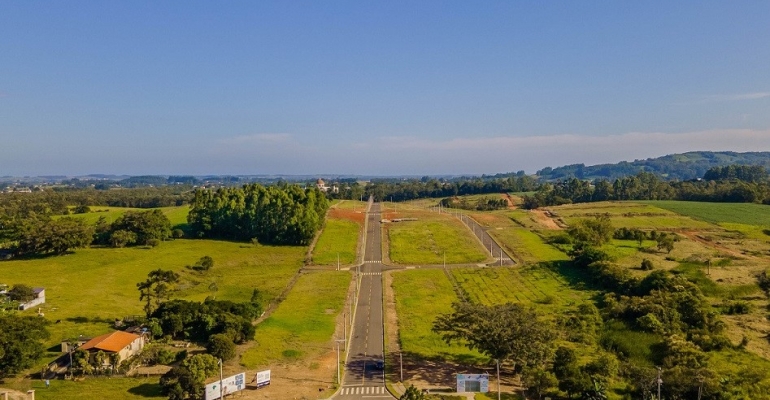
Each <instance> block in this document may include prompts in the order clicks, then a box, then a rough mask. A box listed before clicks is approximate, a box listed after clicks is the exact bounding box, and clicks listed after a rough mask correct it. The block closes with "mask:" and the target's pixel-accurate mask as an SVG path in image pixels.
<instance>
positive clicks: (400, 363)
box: [398, 351, 404, 382]
mask: <svg viewBox="0 0 770 400" xmlns="http://www.w3.org/2000/svg"><path fill="white" fill-rule="evenodd" d="M398 363H399V365H400V366H401V368H400V369H401V382H404V353H402V352H400V351H399V352H398Z"/></svg>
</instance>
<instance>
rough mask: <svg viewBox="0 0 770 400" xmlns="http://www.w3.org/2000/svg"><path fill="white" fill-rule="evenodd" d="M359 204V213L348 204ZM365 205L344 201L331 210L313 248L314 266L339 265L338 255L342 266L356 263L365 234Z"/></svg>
mask: <svg viewBox="0 0 770 400" xmlns="http://www.w3.org/2000/svg"><path fill="white" fill-rule="evenodd" d="M350 203H354V204H355V203H359V204H358V211H353V209H352V208H350V207H343V206H345V205H346V204H350ZM362 206H365V203H361V202H358V201H356V202H350V201H344V202H340V203H338V204H337V205H335V206H333V207H332V208H331V209H329V213H328V216H327V218H326V223H325V225H324V228H323V231H322V232H321V236H320V237H319V238H318V242H316V245H315V247H314V248H313V256H312V257H313V264H316V265H337V255H339V262H340V264H342V265H350V264H353V263H355V261H356V250H357V249H358V241H359V238H360V236H361V234H362V233H363V226H364V216H365V214H364V213H363V210H364V208H363V207H362Z"/></svg>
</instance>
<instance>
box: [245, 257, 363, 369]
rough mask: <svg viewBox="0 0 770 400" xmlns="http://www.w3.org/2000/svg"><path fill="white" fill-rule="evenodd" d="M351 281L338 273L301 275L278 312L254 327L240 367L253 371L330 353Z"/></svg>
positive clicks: (345, 275) (349, 277)
mask: <svg viewBox="0 0 770 400" xmlns="http://www.w3.org/2000/svg"><path fill="white" fill-rule="evenodd" d="M350 279H351V275H350V273H348V272H338V271H316V272H311V273H308V274H304V275H302V276H301V277H300V278H299V280H298V281H297V283H296V284H295V285H294V287H293V288H292V290H291V292H289V294H288V296H287V297H286V299H285V300H284V301H283V302H282V303H281V304H280V305H279V306H278V309H276V310H275V312H273V314H272V315H270V317H268V318H267V319H266V320H264V321H263V322H262V323H260V324H259V325H257V333H256V339H255V344H254V345H253V346H252V347H251V348H250V349H248V350H247V351H246V352H245V353H244V354H243V356H242V358H241V364H242V365H244V366H245V367H247V368H256V367H262V366H266V365H269V364H270V363H272V362H281V361H294V360H297V359H302V358H305V357H307V356H312V355H317V354H320V353H322V352H324V351H328V350H331V349H332V339H333V337H332V336H333V335H334V329H335V324H336V319H337V316H338V315H339V313H340V312H341V311H342V310H343V308H344V306H345V297H346V295H347V290H348V286H349V284H350Z"/></svg>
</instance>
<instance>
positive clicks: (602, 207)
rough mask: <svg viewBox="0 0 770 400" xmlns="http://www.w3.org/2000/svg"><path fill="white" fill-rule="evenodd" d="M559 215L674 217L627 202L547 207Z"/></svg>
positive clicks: (666, 212) (671, 212)
mask: <svg viewBox="0 0 770 400" xmlns="http://www.w3.org/2000/svg"><path fill="white" fill-rule="evenodd" d="M548 209H549V210H552V211H554V212H556V213H557V214H559V216H561V217H579V218H586V217H591V216H594V215H604V214H609V215H610V217H612V216H622V215H624V214H633V215H638V214H655V215H676V213H675V212H673V211H669V210H665V209H662V208H658V207H656V206H655V205H653V202H650V204H646V203H642V202H639V203H637V202H627V201H601V202H596V203H577V204H565V205H562V206H554V207H548Z"/></svg>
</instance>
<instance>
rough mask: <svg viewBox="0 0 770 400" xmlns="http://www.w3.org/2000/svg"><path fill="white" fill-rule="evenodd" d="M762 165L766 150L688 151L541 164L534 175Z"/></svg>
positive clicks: (690, 175) (672, 176)
mask: <svg viewBox="0 0 770 400" xmlns="http://www.w3.org/2000/svg"><path fill="white" fill-rule="evenodd" d="M731 164H738V165H762V166H764V167H765V168H768V169H770V152H766V151H765V152H749V153H736V152H733V151H720V152H713V151H691V152H688V153H682V154H670V155H667V156H663V157H658V158H648V159H646V160H635V161H632V162H629V161H621V162H619V163H617V164H599V165H591V166H586V165H584V164H572V165H565V166H563V167H557V168H551V167H547V168H543V169H542V170H540V171H537V175H538V176H539V177H540V179H543V180H557V179H566V178H573V177H574V178H578V179H590V180H594V179H609V180H613V179H616V178H620V177H623V176H628V175H636V174H638V173H639V172H651V173H653V174H656V175H659V176H660V177H662V178H664V179H667V180H689V179H696V178H702V177H703V174H704V173H706V171H707V170H708V169H709V168H712V167H718V166H724V165H731Z"/></svg>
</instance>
